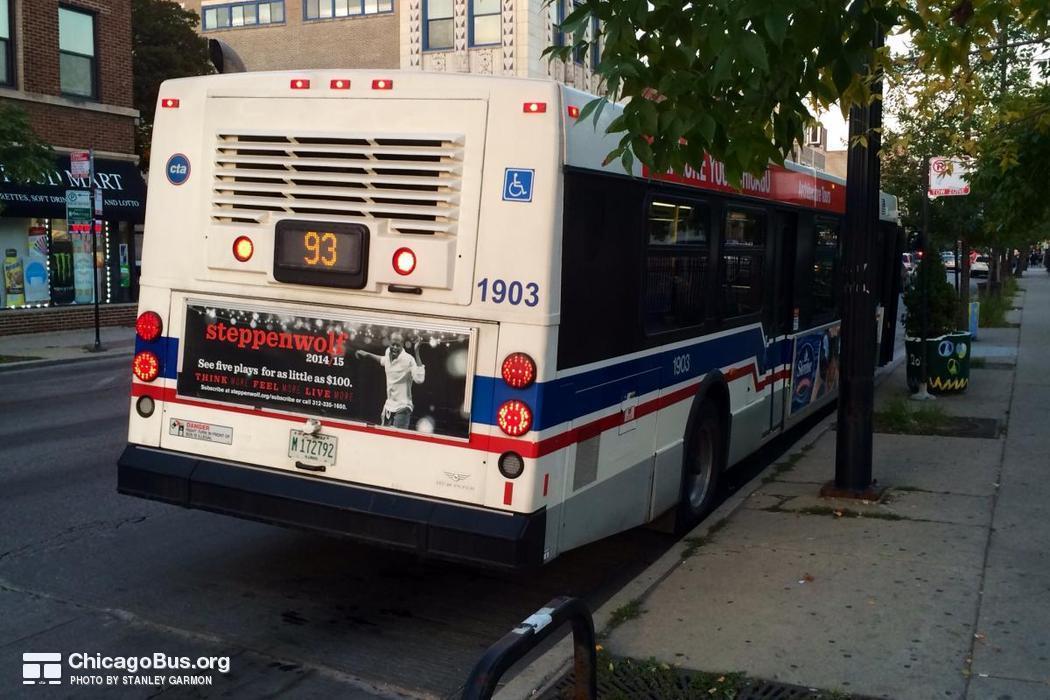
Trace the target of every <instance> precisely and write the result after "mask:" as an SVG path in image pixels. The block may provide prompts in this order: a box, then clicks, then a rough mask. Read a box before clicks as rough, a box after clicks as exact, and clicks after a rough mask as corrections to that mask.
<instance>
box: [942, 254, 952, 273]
mask: <svg viewBox="0 0 1050 700" xmlns="http://www.w3.org/2000/svg"><path fill="white" fill-rule="evenodd" d="M941 261H942V262H943V263H944V269H946V270H954V269H955V253H952V252H950V251H945V252H943V253H941Z"/></svg>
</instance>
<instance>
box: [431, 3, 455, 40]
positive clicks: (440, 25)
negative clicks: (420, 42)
mask: <svg viewBox="0 0 1050 700" xmlns="http://www.w3.org/2000/svg"><path fill="white" fill-rule="evenodd" d="M424 9H425V13H426V15H425V16H426V40H425V41H424V46H425V47H426V48H427V49H428V50H435V49H451V48H452V46H453V31H452V0H426V6H425V8H424Z"/></svg>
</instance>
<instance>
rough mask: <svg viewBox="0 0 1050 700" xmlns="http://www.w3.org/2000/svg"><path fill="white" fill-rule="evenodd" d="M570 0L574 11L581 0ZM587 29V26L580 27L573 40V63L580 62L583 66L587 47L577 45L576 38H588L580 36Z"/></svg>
mask: <svg viewBox="0 0 1050 700" xmlns="http://www.w3.org/2000/svg"><path fill="white" fill-rule="evenodd" d="M570 2H571V3H572V5H571V7H572V11H573V12H575V11H576V10H577V9H578V8H579V6H580V0H570ZM585 29H586V27H580V29H579V31H578V32H577V34H576V35H574V36H573V37H572V42H573V49H572V60H573V63H578V64H580V65H581V66H582V65H583V55H584V53H585V51H586V49H585V48H584V47H582V46H576V39H577V38H584V39H586V37H580V36H579V35H580V34H583V33H584V30H585Z"/></svg>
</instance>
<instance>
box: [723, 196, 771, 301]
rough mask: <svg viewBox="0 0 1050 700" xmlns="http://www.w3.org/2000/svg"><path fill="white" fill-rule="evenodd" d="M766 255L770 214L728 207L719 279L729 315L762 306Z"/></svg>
mask: <svg viewBox="0 0 1050 700" xmlns="http://www.w3.org/2000/svg"><path fill="white" fill-rule="evenodd" d="M765 259H766V214H765V212H762V211H756V210H752V209H732V208H729V209H726V216H725V227H724V229H723V238H722V255H721V261H720V262H721V265H720V266H719V282H720V287H721V291H722V312H723V316H724V317H725V318H726V319H732V318H735V317H739V316H749V315H752V314H756V313H758V312H760V311H761V310H762V299H763V296H762V295H763V293H764V289H763V278H764V274H765Z"/></svg>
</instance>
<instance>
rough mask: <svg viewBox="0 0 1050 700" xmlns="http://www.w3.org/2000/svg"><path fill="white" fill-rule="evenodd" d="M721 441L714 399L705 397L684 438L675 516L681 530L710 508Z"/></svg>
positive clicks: (692, 524)
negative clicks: (679, 495) (680, 481)
mask: <svg viewBox="0 0 1050 700" xmlns="http://www.w3.org/2000/svg"><path fill="white" fill-rule="evenodd" d="M724 442H725V440H724V432H723V431H722V421H721V419H720V417H719V413H718V409H717V408H716V407H715V405H714V404H713V403H711V402H709V401H705V402H704V403H703V404H702V405H701V406H700V410H699V412H698V413H697V416H696V420H695V423H694V426H693V430H692V433H691V435H690V436H689V440H688V442H687V446H688V448H687V449H688V451H687V453H686V459H685V464H683V469H682V489H681V500H680V501H679V504H678V517H677V518H676V519H675V530H676V531H677V532H678V533H680V534H681V533H685V532H686V531H688V530H689V529H691V528H692V527H693V526H695V525H696V524H697V523H698V522H700V519H701V518H703V517H704V516H705V515H707V513H708V511H709V510H711V506H712V504H713V503H714V499H715V491H716V489H717V487H718V476H719V473H720V472H721V471H722V464H723V463H724V459H723V455H724V454H725V445H724Z"/></svg>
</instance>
